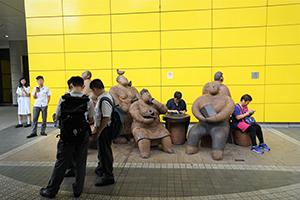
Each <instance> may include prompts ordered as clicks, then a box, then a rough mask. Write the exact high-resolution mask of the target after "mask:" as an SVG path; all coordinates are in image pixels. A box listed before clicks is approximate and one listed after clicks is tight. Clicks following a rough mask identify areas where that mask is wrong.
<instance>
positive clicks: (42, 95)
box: [27, 76, 52, 138]
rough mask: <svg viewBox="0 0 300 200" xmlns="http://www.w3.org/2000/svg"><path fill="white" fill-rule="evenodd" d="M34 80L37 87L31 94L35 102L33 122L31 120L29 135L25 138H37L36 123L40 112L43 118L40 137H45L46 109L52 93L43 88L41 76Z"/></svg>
mask: <svg viewBox="0 0 300 200" xmlns="http://www.w3.org/2000/svg"><path fill="white" fill-rule="evenodd" d="M36 80H37V83H38V85H39V86H38V87H35V88H33V90H32V94H31V95H32V96H33V98H34V99H35V102H34V105H33V111H32V113H33V120H32V128H31V134H30V135H28V136H27V138H31V137H35V136H37V122H38V118H39V115H40V112H42V117H43V122H42V129H41V135H43V136H47V134H46V133H45V130H46V123H47V109H48V104H49V101H50V96H51V94H52V93H51V92H50V90H49V88H48V87H46V86H44V78H43V77H42V76H38V77H36Z"/></svg>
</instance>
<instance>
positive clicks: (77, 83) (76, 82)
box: [68, 76, 84, 87]
mask: <svg viewBox="0 0 300 200" xmlns="http://www.w3.org/2000/svg"><path fill="white" fill-rule="evenodd" d="M69 81H70V84H72V85H73V86H74V87H82V86H83V84H84V81H83V79H82V78H81V77H80V76H72V77H71V78H70V79H69ZM69 81H68V82H69Z"/></svg>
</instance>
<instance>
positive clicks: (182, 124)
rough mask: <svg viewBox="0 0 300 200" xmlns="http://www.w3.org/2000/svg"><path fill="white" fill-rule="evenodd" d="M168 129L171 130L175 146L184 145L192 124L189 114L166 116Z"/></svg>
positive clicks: (164, 118)
mask: <svg viewBox="0 0 300 200" xmlns="http://www.w3.org/2000/svg"><path fill="white" fill-rule="evenodd" d="M163 120H164V121H166V128H167V129H168V130H169V132H170V134H171V138H172V143H173V144H183V143H184V142H185V138H186V133H187V130H188V126H189V123H190V115H188V114H165V115H164V116H163Z"/></svg>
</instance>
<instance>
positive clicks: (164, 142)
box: [161, 137, 174, 153]
mask: <svg viewBox="0 0 300 200" xmlns="http://www.w3.org/2000/svg"><path fill="white" fill-rule="evenodd" d="M161 146H162V148H163V151H164V152H167V153H174V150H173V146H172V139H171V137H164V138H162V139H161Z"/></svg>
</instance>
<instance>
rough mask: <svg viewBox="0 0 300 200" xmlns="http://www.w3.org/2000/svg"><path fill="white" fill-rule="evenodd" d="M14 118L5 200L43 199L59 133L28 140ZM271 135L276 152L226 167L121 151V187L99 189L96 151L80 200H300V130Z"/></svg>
mask: <svg viewBox="0 0 300 200" xmlns="http://www.w3.org/2000/svg"><path fill="white" fill-rule="evenodd" d="M11 109H12V110H13V109H16V108H15V107H12V108H11ZM2 111H3V110H2V107H0V112H1V114H2V113H3V112H2ZM9 117H10V116H9ZM14 118H16V117H15V116H14ZM14 118H12V119H11V120H7V122H5V123H6V124H7V123H8V122H9V123H10V124H8V125H7V126H5V125H3V124H2V126H1V127H0V199H41V197H40V196H39V189H40V188H41V187H45V186H46V185H47V182H48V181H49V178H50V175H51V172H52V170H53V166H54V162H55V155H56V143H57V138H56V137H55V136H56V134H57V133H58V130H57V129H54V128H48V129H47V132H48V133H49V135H48V136H47V137H44V136H38V137H36V138H31V139H26V135H28V134H29V132H30V128H29V129H25V128H20V129H15V128H14V127H13V126H11V124H12V121H13V120H14ZM2 122H3V120H1V122H0V123H2ZM264 127H265V128H264V129H263V132H264V136H265V141H266V143H267V144H268V145H269V146H270V147H271V151H270V152H265V153H264V154H261V155H260V154H256V153H253V152H251V151H250V148H249V147H239V146H236V145H234V144H227V145H226V149H225V152H224V158H223V160H221V161H214V160H212V159H211V149H210V148H199V152H198V153H197V154H195V155H186V154H185V145H174V150H175V153H174V154H172V155H171V154H167V153H164V152H162V150H161V147H160V146H159V147H152V148H151V156H150V158H148V159H142V158H141V157H140V156H139V151H138V149H137V148H136V147H135V146H134V144H133V143H129V144H126V145H116V144H113V152H114V160H115V163H114V174H115V179H116V183H115V184H114V185H112V186H106V187H95V186H94V183H95V181H97V180H99V178H98V177H97V175H96V174H95V173H94V169H95V166H96V165H97V158H96V156H97V151H96V150H94V149H89V154H88V163H87V171H86V180H85V186H84V191H83V194H82V196H81V197H80V198H79V199H105V200H106V199H111V200H114V199H120V200H122V199H128V200H129V199H130V200H131V199H143V200H148V199H149V200H150V199H151V200H152V199H174V200H175V199H176V200H177V199H187V200H192V199H193V200H194V199H300V154H299V152H300V151H299V150H300V127H297V125H296V126H294V128H288V127H287V126H286V127H284V126H281V127H270V126H264ZM240 160H244V161H240ZM73 181H74V178H65V180H64V181H63V183H62V185H61V189H60V191H59V193H58V194H57V195H56V198H57V199H73V197H72V194H73V192H72V187H71V185H72V183H73Z"/></svg>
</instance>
